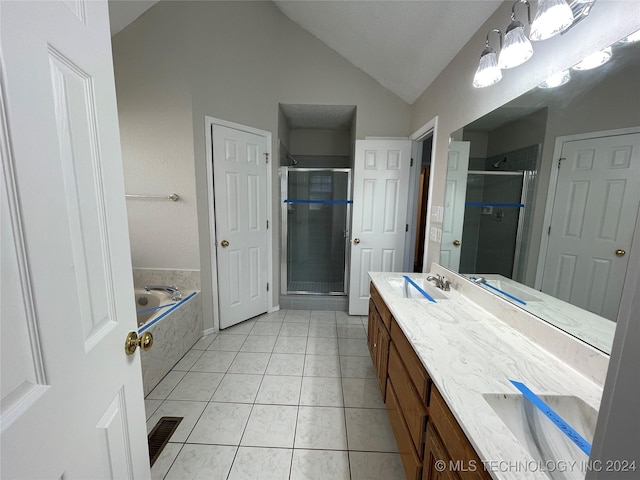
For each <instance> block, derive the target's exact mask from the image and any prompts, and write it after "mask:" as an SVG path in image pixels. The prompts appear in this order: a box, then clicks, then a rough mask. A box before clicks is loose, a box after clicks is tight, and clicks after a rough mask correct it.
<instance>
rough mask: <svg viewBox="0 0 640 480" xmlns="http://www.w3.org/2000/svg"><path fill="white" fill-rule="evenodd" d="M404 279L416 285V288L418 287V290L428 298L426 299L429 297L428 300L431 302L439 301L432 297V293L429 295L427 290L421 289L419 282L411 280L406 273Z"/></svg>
mask: <svg viewBox="0 0 640 480" xmlns="http://www.w3.org/2000/svg"><path fill="white" fill-rule="evenodd" d="M404 279H405V280H406V281H407V282H409V283H410V284H411V285H413V286H414V287H415V289H416V290H418V291H419V292H420V293H421V294H422V296H423V297H424V298H426V299H427V300H429V301H430V302H433V303H437V302H436V301H435V300H434V299H433V297H432V296H431V295H429V294H428V293H427V292H425V291H424V290H423V289H421V288H420V287H419V286H418V284H417V283H416V282H414V281H413V280H411V279H410V278H409V277H408V276H406V275H404Z"/></svg>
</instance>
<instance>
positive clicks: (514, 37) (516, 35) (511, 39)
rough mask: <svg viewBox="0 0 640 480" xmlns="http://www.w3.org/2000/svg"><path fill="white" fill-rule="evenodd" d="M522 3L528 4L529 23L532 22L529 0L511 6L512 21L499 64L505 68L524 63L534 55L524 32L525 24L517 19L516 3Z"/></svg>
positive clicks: (521, 0)
mask: <svg viewBox="0 0 640 480" xmlns="http://www.w3.org/2000/svg"><path fill="white" fill-rule="evenodd" d="M520 3H524V4H525V5H526V6H527V16H528V20H529V24H531V7H530V6H529V2H528V1H527V0H518V1H517V2H515V3H514V4H513V6H512V7H511V23H510V24H509V26H508V27H507V30H506V31H505V33H504V45H503V47H502V49H501V50H500V56H499V57H498V66H499V67H500V68H501V69H503V70H504V69H507V68H513V67H517V66H518V65H522V64H523V63H524V62H526V61H527V60H529V59H530V58H531V56H532V55H533V47H532V46H531V42H530V41H529V39H528V38H527V35H526V34H525V33H524V25H523V24H522V22H519V21H518V20H516V5H518V4H520Z"/></svg>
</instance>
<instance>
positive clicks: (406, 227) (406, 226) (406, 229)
mask: <svg viewBox="0 0 640 480" xmlns="http://www.w3.org/2000/svg"><path fill="white" fill-rule="evenodd" d="M404 231H405V232H408V231H409V224H408V223H407V224H405V226H404Z"/></svg>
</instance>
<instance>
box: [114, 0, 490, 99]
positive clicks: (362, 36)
mask: <svg viewBox="0 0 640 480" xmlns="http://www.w3.org/2000/svg"><path fill="white" fill-rule="evenodd" d="M209 1H213V0H209ZM155 3H157V2H155V1H151V0H135V1H132V0H109V14H110V17H111V34H112V35H115V34H116V33H118V32H119V31H121V30H122V29H123V28H125V27H126V26H127V25H129V23H131V22H133V21H135V20H136V19H137V18H138V17H139V16H140V15H142V14H143V13H144V12H145V11H146V10H147V9H149V8H150V7H152V6H153V5H154V4H155ZM501 3H502V2H501V1H500V0H411V1H404V0H377V1H369V0H351V1H344V0H335V1H315V0H307V1H304V0H288V1H287V0H285V1H279V0H278V1H275V2H274V4H275V5H276V7H277V8H278V9H279V10H280V11H281V12H282V13H283V14H284V15H286V16H287V17H289V18H290V19H291V20H293V21H294V22H295V23H297V24H298V25H300V26H301V27H302V28H304V29H305V30H307V31H308V32H309V33H311V34H312V35H314V36H315V37H317V38H318V39H319V40H321V41H322V42H324V43H325V44H326V45H327V46H329V47H330V48H331V49H333V50H335V51H336V52H337V53H338V54H340V55H341V56H343V57H344V58H346V59H347V60H348V61H349V62H351V63H352V64H353V65H355V66H356V67H358V68H359V69H361V70H362V71H364V72H365V73H367V74H369V75H370V76H371V77H373V78H374V79H375V80H376V81H378V83H380V84H381V85H382V86H384V87H386V88H387V89H388V90H390V91H391V92H393V93H395V94H396V95H398V96H399V97H400V98H402V99H403V100H405V101H406V102H408V103H410V104H412V103H414V102H415V101H416V99H417V98H418V97H419V96H420V95H421V94H422V92H424V90H426V88H427V87H428V86H429V85H430V84H431V82H433V81H434V80H435V78H436V77H437V76H438V75H439V74H440V72H441V71H442V70H443V69H444V68H445V67H446V66H447V64H448V63H449V62H450V61H451V60H452V59H453V57H455V56H456V54H457V53H458V52H459V51H460V49H461V48H462V47H463V46H464V45H465V44H466V43H467V41H468V40H469V39H470V38H471V36H472V35H473V34H474V33H475V32H476V31H477V30H478V28H479V27H480V26H481V25H482V24H483V23H484V22H485V21H486V20H487V19H488V18H489V17H490V16H491V14H493V12H494V11H495V10H496V9H497V8H498V6H499V5H500V4H501ZM184 8H188V4H187V3H186V2H185V7H184ZM481 50H482V45H478V55H479V54H480V51H481Z"/></svg>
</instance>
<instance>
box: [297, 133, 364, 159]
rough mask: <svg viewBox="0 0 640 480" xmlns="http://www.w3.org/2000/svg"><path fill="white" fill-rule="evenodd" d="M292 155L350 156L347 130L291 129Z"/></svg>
mask: <svg viewBox="0 0 640 480" xmlns="http://www.w3.org/2000/svg"><path fill="white" fill-rule="evenodd" d="M290 151H291V154H292V155H339V156H350V155H352V154H353V151H352V150H351V132H350V131H349V130H291V148H290Z"/></svg>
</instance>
